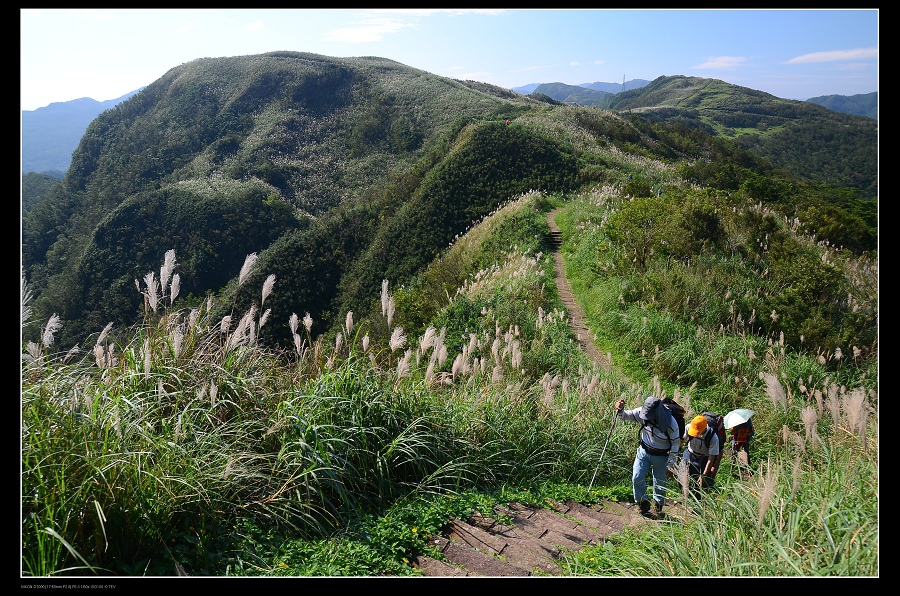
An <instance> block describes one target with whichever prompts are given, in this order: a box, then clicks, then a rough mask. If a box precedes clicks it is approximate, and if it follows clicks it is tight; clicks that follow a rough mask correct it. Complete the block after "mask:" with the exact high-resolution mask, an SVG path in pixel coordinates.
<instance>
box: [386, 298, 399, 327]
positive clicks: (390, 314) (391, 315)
mask: <svg viewBox="0 0 900 596" xmlns="http://www.w3.org/2000/svg"><path fill="white" fill-rule="evenodd" d="M396 308H397V307H396V305H395V304H394V297H393V296H389V297H388V301H387V326H388V328H390V326H391V325H392V324H393V321H394V311H395V310H396Z"/></svg>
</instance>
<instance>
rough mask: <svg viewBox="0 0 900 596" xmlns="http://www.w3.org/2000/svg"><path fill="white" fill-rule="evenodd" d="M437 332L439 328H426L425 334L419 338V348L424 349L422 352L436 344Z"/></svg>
mask: <svg viewBox="0 0 900 596" xmlns="http://www.w3.org/2000/svg"><path fill="white" fill-rule="evenodd" d="M436 333H437V329H435V328H434V327H428V328H427V329H425V334H424V335H423V336H422V339H420V340H419V349H420V350H422V354H423V355H424V354H425V352H427V351H428V350H429V348H431V347H433V346H434V336H435V334H436Z"/></svg>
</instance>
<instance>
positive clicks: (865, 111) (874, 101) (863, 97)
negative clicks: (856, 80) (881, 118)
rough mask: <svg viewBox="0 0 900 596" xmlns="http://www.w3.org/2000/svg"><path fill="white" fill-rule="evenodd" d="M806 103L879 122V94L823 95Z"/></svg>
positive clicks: (811, 98)
mask: <svg viewBox="0 0 900 596" xmlns="http://www.w3.org/2000/svg"><path fill="white" fill-rule="evenodd" d="M806 101H808V102H810V103H815V104H819V105H820V106H825V107H826V108H828V109H829V110H832V111H834V112H843V113H845V114H855V115H857V116H865V117H867V118H874V119H875V120H878V92H877V91H873V92H872V93H862V94H859V95H821V96H819V97H810V98H809V99H807V100H806Z"/></svg>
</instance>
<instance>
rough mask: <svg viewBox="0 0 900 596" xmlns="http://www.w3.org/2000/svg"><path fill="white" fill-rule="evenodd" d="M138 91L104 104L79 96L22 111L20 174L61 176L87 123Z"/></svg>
mask: <svg viewBox="0 0 900 596" xmlns="http://www.w3.org/2000/svg"><path fill="white" fill-rule="evenodd" d="M138 91H140V89H138V90H137V91H131V92H130V93H126V94H125V95H123V96H122V97H119V98H116V99H110V100H107V101H97V100H95V99H91V98H90V97H82V98H81V99H75V100H72V101H62V102H54V103H51V104H50V105H49V106H46V107H43V108H38V109H36V110H22V174H27V173H28V172H39V173H42V174H46V173H52V172H56V171H58V172H63V173H64V172H65V171H66V170H67V169H68V168H69V162H70V161H71V159H72V151H74V150H75V148H76V147H78V142H79V141H80V140H81V137H82V135H84V131H85V129H87V127H88V124H90V123H91V121H92V120H93V119H94V118H96V117H97V116H98V115H100V114H101V113H102V112H103V111H104V110H108V109H110V108H112V107H114V106H116V105H117V104H119V103H121V102H123V101H125V100H126V99H128V98H129V97H131V96H132V95H134V94H135V93H137V92H138Z"/></svg>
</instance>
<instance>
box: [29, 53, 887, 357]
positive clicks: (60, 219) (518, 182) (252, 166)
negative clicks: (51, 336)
mask: <svg viewBox="0 0 900 596" xmlns="http://www.w3.org/2000/svg"><path fill="white" fill-rule="evenodd" d="M683 79H684V78H683ZM677 82H678V84H677V85H676V84H674V82H671V81H669V82H666V81H659V80H658V81H656V82H654V84H651V85H648V86H647V88H646V89H641V90H633V91H628V92H625V93H624V94H621V95H623V96H627V97H631V98H635V97H652V98H654V100H655V101H660V102H665V101H670V102H671V101H675V100H676V99H677V101H678V102H688V103H690V102H694V103H697V102H699V103H697V105H696V106H695V107H694V108H692V109H695V111H696V112H697V113H698V114H706V113H717V114H718V113H719V112H721V110H719V108H717V105H719V104H717V103H716V101H715V96H714V95H712V94H710V93H706V94H698V92H696V85H697V84H698V80H688V79H684V80H680V81H677ZM664 83H667V84H664ZM704 85H706V87H704V88H706V89H707V90H709V89H713V87H711V86H710V84H708V82H707V83H704ZM721 85H724V83H722V84H721ZM682 87H684V89H682ZM714 88H715V89H719V87H715V86H714ZM726 92H729V93H731V96H733V97H736V98H742V99H741V101H744V102H745V103H748V104H754V102H756V103H757V104H759V105H762V106H766V107H767V109H773V110H775V111H777V109H776V108H773V107H772V105H771V103H770V102H768V100H767V99H766V98H765V97H762V96H759V94H758V93H757V95H753V94H748V93H745V92H744V91H741V92H739V93H738V92H735V91H733V90H732V89H729V88H728V87H725V88H722V89H719V91H717V93H719V94H725V93H726ZM642 93H646V94H648V95H646V96H637V95H635V94H642ZM763 95H764V94H763ZM664 96H668V97H669V98H670V99H669V100H664V99H662V98H663V97H664ZM723 97H724V95H723ZM691 98H693V99H691ZM550 101H552V100H550ZM760 102H761V103H760ZM701 103H702V105H700V104H701ZM726 103H727V102H726ZM623 105H630V104H627V102H625V103H624V104H623ZM754 105H756V104H754ZM701 108H702V109H701ZM790 108H791V109H796V110H799V109H800V108H797V107H796V106H794V105H793V104H790ZM809 108H811V109H821V108H818V107H817V106H809ZM630 109H631V108H630V107H629V110H630ZM778 109H781V108H778ZM821 110H822V111H827V110H824V109H821ZM646 113H649V112H646ZM804 114H805V112H802V111H798V112H797V114H796V115H797V118H798V119H799V121H803V118H804ZM507 118H509V119H510V120H511V123H510V124H509V125H506V124H505V123H504V121H505V120H506V119H507ZM717 118H718V116H717ZM784 129H785V131H784V133H783V134H782V135H781V136H779V137H777V138H780V139H785V138H789V137H790V134H791V132H790V131H791V130H797V129H798V128H797V127H788V126H785V127H784ZM854 130H855V129H854ZM847 138H850V137H848V136H846V135H845V136H843V137H835V138H832V141H831V142H830V143H829V147H830V149H829V151H830V153H829V154H830V155H842V156H845V157H846V158H847V159H846V160H845V162H844V167H845V168H848V167H852V164H853V163H854V159H855V158H857V157H858V155H859V152H858V151H855V149H856V145H853V144H850V145H845V144H844V143H843V140H844V139H847ZM854 138H855V137H854ZM864 139H865V136H861V137H859V138H858V139H856V140H858V141H859V142H862V141H863V140H864ZM736 140H740V139H736ZM767 147H768V150H770V151H772V152H777V151H780V150H782V149H784V146H775V145H768V146H767ZM779 155H781V156H782V161H784V162H790V163H794V162H797V163H800V164H803V165H805V160H803V159H802V156H803V154H802V153H800V152H799V151H795V150H788V149H784V154H783V155H782V154H781V153H779ZM829 163H830V162H829ZM823 167H824V166H823ZM842 171H843V170H842ZM842 171H841V172H842ZM841 172H835V173H834V176H833V177H839V175H840V174H841ZM860 172H863V170H860ZM860 176H864V173H863V174H860ZM594 184H612V185H621V186H622V189H623V192H625V193H626V194H629V195H631V196H634V197H650V196H652V195H654V194H658V193H660V192H662V193H665V194H664V196H669V193H675V196H678V194H679V193H683V192H685V191H686V190H688V189H689V188H692V187H696V186H699V187H705V188H709V189H711V190H714V191H723V192H726V193H741V195H742V196H749V197H753V198H755V199H756V200H758V201H761V202H762V203H763V204H765V205H766V206H767V208H770V209H772V210H773V212H775V213H778V214H779V215H780V216H784V217H792V218H796V219H797V221H798V225H799V226H800V227H801V229H802V230H803V231H804V233H807V234H812V235H815V236H817V237H818V238H819V239H820V240H821V241H824V242H829V243H831V244H833V245H836V246H843V247H845V248H848V249H850V250H852V251H854V252H855V253H865V252H867V251H874V250H875V247H876V246H877V205H876V203H875V202H874V201H871V200H867V199H866V198H865V196H863V195H862V193H860V192H857V191H854V190H853V189H852V188H845V187H842V186H841V185H838V186H832V185H828V184H823V183H816V184H813V183H810V182H808V181H805V180H803V179H801V178H797V177H795V176H794V175H793V174H792V173H790V172H789V171H788V170H785V169H777V168H776V167H774V166H773V165H772V164H771V163H769V162H767V161H766V160H764V159H762V158H760V157H759V156H758V155H756V154H754V153H751V152H748V151H745V150H743V149H742V148H741V147H740V146H739V145H738V144H736V143H733V142H730V141H728V140H726V139H723V138H722V137H721V136H709V135H707V134H704V133H703V132H701V131H698V130H697V129H696V127H694V128H690V127H685V126H683V125H681V124H678V123H675V124H672V123H668V122H652V121H651V120H648V119H646V118H644V117H642V116H638V115H636V114H628V113H621V112H620V113H617V112H612V111H608V110H601V109H597V108H591V107H584V106H571V105H561V104H552V103H545V102H542V101H537V100H534V99H532V98H529V97H523V96H518V95H517V94H514V93H511V92H509V91H506V90H502V89H498V88H494V87H491V86H489V85H484V84H475V83H472V82H461V81H454V80H450V79H444V78H441V77H435V76H433V75H430V74H428V73H424V72H422V71H418V70H416V69H412V68H409V67H406V66H404V65H402V64H398V63H396V62H392V61H389V60H384V59H381V58H371V57H367V58H347V59H337V58H328V57H324V56H317V55H313V54H302V53H294V52H273V53H270V54H264V55H259V56H244V57H237V58H222V59H201V60H197V61H194V62H191V63H188V64H184V65H182V66H179V67H177V68H173V69H172V70H171V71H169V72H168V73H166V74H165V75H164V76H163V77H161V78H160V79H159V80H158V81H156V82H155V83H153V84H152V85H150V86H148V87H147V88H146V89H144V90H143V91H141V92H140V93H138V94H137V95H135V96H134V97H132V98H131V99H129V100H128V101H125V102H123V103H121V104H119V105H118V106H116V108H115V109H113V110H109V111H107V112H105V113H104V114H102V115H101V116H100V117H99V118H97V119H96V120H95V121H94V122H93V123H92V124H91V126H90V127H89V129H88V131H87V133H86V134H85V136H84V138H83V139H82V141H81V144H80V145H79V148H78V149H77V150H76V152H75V154H74V156H73V163H72V166H71V168H70V169H69V171H68V172H67V174H66V177H65V179H64V180H63V182H62V184H61V185H60V189H59V191H58V192H54V193H52V194H49V195H48V197H47V199H46V200H42V201H40V202H39V203H38V204H36V205H35V206H34V208H33V209H31V210H29V213H28V214H27V216H26V218H25V220H24V221H23V264H24V266H25V269H26V275H27V276H28V280H29V283H30V285H31V287H32V288H33V291H34V295H35V300H34V305H33V307H34V311H35V313H36V314H37V315H38V318H40V319H43V320H47V318H49V317H50V316H51V315H52V314H53V313H57V314H58V315H59V316H60V317H61V319H62V320H63V321H65V324H64V325H63V327H62V329H61V330H60V331H59V333H58V334H57V336H56V342H57V344H56V345H57V346H58V347H59V348H61V349H67V348H69V347H72V346H74V345H76V344H78V343H80V342H82V341H84V338H85V337H87V336H89V335H91V334H95V333H99V332H100V330H101V329H103V328H104V327H105V326H106V325H107V324H109V323H112V324H113V329H114V331H113V333H114V334H115V333H119V332H125V330H126V329H127V328H128V327H129V326H130V325H133V324H135V323H136V322H138V321H140V320H141V316H142V315H141V313H142V312H143V309H144V308H145V305H146V301H147V300H148V299H149V298H150V296H151V294H152V293H153V292H162V291H164V290H166V289H167V288H164V287H161V286H159V285H158V284H159V278H160V276H157V275H156V274H155V271H156V267H158V263H159V262H160V260H161V259H162V258H163V256H164V255H165V254H166V252H167V251H169V250H174V251H175V253H176V254H177V255H178V258H179V263H180V265H181V266H182V267H183V268H184V269H183V270H184V273H185V275H184V276H183V282H182V284H181V285H179V288H178V290H179V293H178V295H177V296H173V295H172V294H171V288H168V289H169V291H170V293H169V296H168V297H167V298H168V299H169V300H170V301H173V300H175V301H177V303H178V304H180V305H184V306H197V305H199V304H201V303H202V302H203V301H204V300H206V299H207V298H208V297H216V298H221V300H219V301H217V302H216V305H217V306H216V308H218V309H219V310H217V311H216V312H215V314H216V315H217V316H225V315H226V314H236V313H237V312H241V311H243V310H245V309H248V308H250V307H251V306H252V305H258V306H259V307H260V308H261V307H262V306H263V304H262V301H261V300H260V295H259V287H260V284H261V283H262V282H263V278H261V277H259V276H261V275H263V273H261V272H260V273H250V274H248V275H249V277H243V276H240V275H239V273H240V271H241V268H242V263H244V262H245V259H246V258H247V257H248V255H253V256H254V257H258V259H259V262H260V264H261V265H264V267H260V270H265V271H266V273H265V275H266V276H270V275H274V276H275V277H274V280H275V281H274V282H273V283H276V284H277V286H278V288H279V289H281V288H284V291H281V292H277V293H274V294H272V295H271V297H269V300H268V301H267V302H266V304H265V307H266V308H267V309H269V310H270V312H271V317H272V318H273V319H274V320H280V321H283V320H287V318H288V317H290V316H291V314H292V313H299V312H309V313H310V314H311V316H312V317H313V318H314V319H315V320H316V321H317V326H316V333H317V334H320V333H325V332H331V333H334V332H336V330H337V329H339V327H340V325H341V324H342V320H343V319H342V317H343V313H344V312H346V311H350V310H352V311H353V312H356V313H357V314H358V315H360V316H365V315H368V314H370V313H371V312H373V311H374V310H376V309H377V307H378V305H377V299H376V296H377V292H378V288H379V287H380V284H381V281H382V280H383V279H391V280H392V282H393V283H395V284H397V285H400V286H403V285H406V284H409V283H412V282H413V280H414V279H415V277H416V275H417V274H418V273H420V272H421V271H422V270H423V269H424V268H425V267H426V266H427V265H428V264H429V263H430V262H431V261H432V259H434V258H435V257H436V256H437V255H438V254H439V253H440V251H441V250H442V249H444V248H445V247H446V246H448V245H449V244H450V243H452V241H453V239H454V238H456V237H458V235H460V234H462V233H464V232H465V230H466V229H467V228H468V227H469V226H470V225H472V224H473V223H474V222H476V221H478V220H480V219H481V218H482V217H484V216H486V215H487V214H489V213H491V212H492V211H493V210H494V209H496V208H497V207H498V206H499V205H501V204H503V202H504V201H506V200H509V199H510V198H511V197H514V196H518V195H520V194H521V193H523V192H527V191H529V190H539V191H542V192H546V193H560V192H572V191H575V190H577V189H579V188H583V187H585V186H588V185H594ZM151 272H152V273H154V277H153V278H151V279H150V280H149V281H150V283H149V284H148V283H147V282H148V277H147V276H148V273H151ZM141 280H144V284H142V283H141ZM135 286H137V287H135ZM452 289H453V288H452V285H448V286H447V287H444V291H445V292H449V291H451V290H452ZM434 307H435V305H433V304H432V305H422V306H421V308H420V310H421V312H420V314H419V316H418V319H416V320H417V321H418V324H419V325H424V324H425V322H426V321H427V320H428V319H429V317H430V315H431V310H429V309H433V308H434ZM798 316H799V315H798ZM823 316H826V318H827V317H828V316H831V315H830V314H828V315H823ZM801 323H802V321H798V323H797V324H798V325H800V324H801ZM38 332H39V330H37V329H30V330H28V332H27V335H26V339H29V340H37V339H39V333H38ZM260 333H261V334H262V336H263V338H265V340H266V341H269V342H273V343H278V344H280V345H282V346H289V345H290V343H291V334H289V333H287V331H286V330H285V329H284V327H278V328H276V327H273V326H269V327H266V328H265V329H261V330H260Z"/></svg>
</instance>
